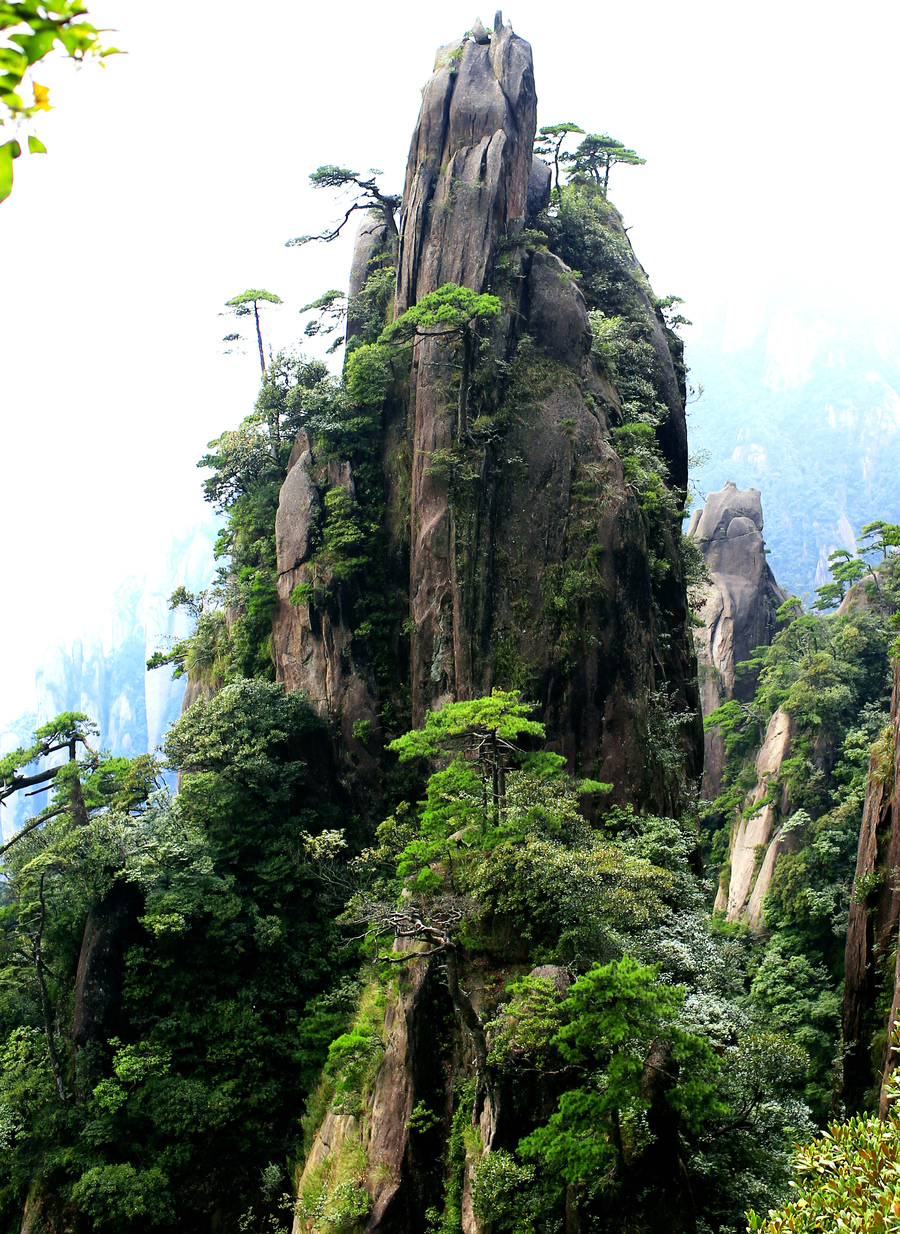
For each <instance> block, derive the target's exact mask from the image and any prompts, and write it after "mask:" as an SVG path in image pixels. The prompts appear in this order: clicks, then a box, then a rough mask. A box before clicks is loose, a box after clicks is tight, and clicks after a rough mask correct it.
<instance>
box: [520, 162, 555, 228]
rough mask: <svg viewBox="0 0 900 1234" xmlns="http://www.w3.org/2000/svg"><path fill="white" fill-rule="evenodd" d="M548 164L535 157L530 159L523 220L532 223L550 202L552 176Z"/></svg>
mask: <svg viewBox="0 0 900 1234" xmlns="http://www.w3.org/2000/svg"><path fill="white" fill-rule="evenodd" d="M552 174H553V173H552V172H551V170H550V166H549V164H547V163H545V162H544V160H543V159H539V158H537V157H535V158H533V159H532V160H531V171H530V172H529V173H528V188H527V190H526V194H525V222H526V223H533V222H534V221H535V219H536V218H537V216H538V215H539V214H540V213H541V211H542V210H546V208H547V206H549V204H550V182H551V177H552Z"/></svg>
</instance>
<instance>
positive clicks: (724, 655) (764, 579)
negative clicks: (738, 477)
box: [688, 480, 787, 799]
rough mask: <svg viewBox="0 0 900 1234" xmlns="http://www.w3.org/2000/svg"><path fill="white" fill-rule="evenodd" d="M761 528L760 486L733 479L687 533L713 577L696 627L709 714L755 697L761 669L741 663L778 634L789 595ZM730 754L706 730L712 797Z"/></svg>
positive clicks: (706, 779)
mask: <svg viewBox="0 0 900 1234" xmlns="http://www.w3.org/2000/svg"><path fill="white" fill-rule="evenodd" d="M762 529H763V515H762V503H761V500H760V494H759V491H758V490H757V489H755V488H751V489H739V488H737V486H736V485H735V484H734V483H732V481H731V480H728V481H726V484H725V487H724V488H723V489H722V490H721V491H720V492H718V493H710V494H709V496H708V497H707V499H706V504H705V506H704V507H703V509H702V510H695V511H694V514H693V515H692V517H691V522H690V526H689V527H688V535H690V536H693V537H694V538H695V539H696V540H697V542H698V544H699V545H700V548H701V551H702V552H703V557H704V560H705V562H706V565H707V567H708V569H709V571H710V574H711V576H712V577H711V582H710V584H709V585H708V586H707V587H706V588H704V591H703V598H704V605H703V608H702V610H701V613H702V617H703V627H702V629H698V630H695V632H694V644H695V647H696V650H697V662H698V666H699V669H700V702H701V706H702V708H703V714H704V716H708V715H710V714H711V713H712V712H713V711H715V709H716V708H717V707H718V706H719V705H720V704H721V703H723V702H724V701H725V700H726V699H729V698H737V699H739V700H740V701H742V702H747V701H749V700H750V699H751V698H752V697H753V694H754V692H755V690H756V677H755V675H754V674H752V673H747V674H745V675H744V676H740V677H739V676H738V675H737V673H736V672H735V669H736V666H737V665H738V664H739V663H741V661H742V660H746V659H748V658H749V656H750V654H751V652H752V651H753V649H754V648H755V647H762V646H764V645H767V644H768V643H770V642H771V641H772V638H773V636H774V634H775V631H776V616H775V614H776V610H777V608H778V606H779V605H780V604H783V603H784V601H785V600H786V599H787V596H786V594H785V592H783V591H782V589H781V588H780V587H779V586H778V584H777V583H776V581H775V578H774V576H773V574H772V571H771V570H770V569H769V563H768V562H767V560H766V555H765V543H764V541H763V535H762ZM724 759H725V751H724V746H723V743H722V736H721V734H720V733H719V731H718V730H717V729H713V730H711V731H710V732H709V733H707V735H706V759H705V776H704V795H705V796H706V797H708V798H710V799H711V798H714V797H716V796H718V794H719V792H720V791H721V783H722V771H723V768H724Z"/></svg>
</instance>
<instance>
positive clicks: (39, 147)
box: [28, 134, 47, 154]
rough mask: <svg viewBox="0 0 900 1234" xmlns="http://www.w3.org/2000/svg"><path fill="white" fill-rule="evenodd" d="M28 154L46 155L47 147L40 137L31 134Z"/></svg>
mask: <svg viewBox="0 0 900 1234" xmlns="http://www.w3.org/2000/svg"><path fill="white" fill-rule="evenodd" d="M28 153H29V154H46V153H47V147H46V146H45V145H44V143H43V142H42V141H41V139H40V138H39V137H35V136H34V135H33V134H30V135H29V137H28Z"/></svg>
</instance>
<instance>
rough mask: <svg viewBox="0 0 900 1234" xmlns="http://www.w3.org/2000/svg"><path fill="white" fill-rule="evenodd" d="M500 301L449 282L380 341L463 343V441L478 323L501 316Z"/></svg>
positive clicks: (459, 426) (460, 397) (459, 417)
mask: <svg viewBox="0 0 900 1234" xmlns="http://www.w3.org/2000/svg"><path fill="white" fill-rule="evenodd" d="M500 307H501V306H500V301H499V300H498V299H497V297H496V296H490V295H487V294H486V293H485V294H482V295H478V293H477V292H474V291H472V290H471V288H469V287H457V286H456V284H455V283H445V284H444V286H443V287H439V288H438V290H437V291H432V292H429V293H428V294H427V295H425V296H423V297H422V299H421V300H420V301H419V303H418V304H415V305H413V307H412V308H411V309H407V310H406V312H405V313H403V314H402V316H400V317H398V318H397V320H396V321H395V322H392V324H391V325H389V326H388V327H387V328H386V329H385V330H383V331H382V333H381V336H380V338H379V340H378V341H379V343H381V344H384V345H387V346H391V345H397V344H400V345H405V344H406V343H414V342H415V341H416V340H417V339H423V338H434V339H442V340H444V341H447V342H455V341H459V342H460V343H461V344H462V365H461V367H460V374H459V393H458V396H457V432H458V436H459V440H460V441H462V440H463V439H464V438H465V436H466V434H467V433H468V405H469V384H470V382H471V379H472V366H473V364H474V362H475V344H476V339H477V334H478V327H479V325H481V324H482V323H484V322H488V321H490V320H491V319H492V318H495V317H499V316H500Z"/></svg>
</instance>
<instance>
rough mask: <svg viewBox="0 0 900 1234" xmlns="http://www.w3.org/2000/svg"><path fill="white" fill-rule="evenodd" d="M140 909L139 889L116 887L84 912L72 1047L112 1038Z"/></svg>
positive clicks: (133, 886)
mask: <svg viewBox="0 0 900 1234" xmlns="http://www.w3.org/2000/svg"><path fill="white" fill-rule="evenodd" d="M142 910H143V896H142V895H141V892H140V889H139V888H138V887H136V886H135V885H134V884H133V883H124V882H117V883H115V884H113V886H112V888H111V889H110V891H109V892H108V893H107V895H105V896H104V898H103V899H102V900H101V901H100V902H99V904H95V905H94V906H93V907H92V908H91V911H90V912H89V913H88V919H87V922H86V923H85V927H84V938H83V939H82V943H81V950H80V951H79V953H78V972H77V975H76V978H75V1005H74V1016H73V1023H72V1039H73V1041H74V1042H75V1044H76V1045H77V1046H86V1045H88V1044H89V1043H90V1042H91V1041H107V1040H109V1038H110V1037H112V1036H114V1035H115V1032H116V1028H117V1025H116V1019H117V1017H118V1016H119V1015H120V1013H121V1007H120V1004H121V998H120V994H121V990H122V979H123V977H124V975H125V952H126V951H127V950H128V947H129V946H130V945H131V944H132V943H133V942H134V941H135V937H136V935H137V933H138V917H139V916H140V914H141V912H142Z"/></svg>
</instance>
